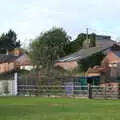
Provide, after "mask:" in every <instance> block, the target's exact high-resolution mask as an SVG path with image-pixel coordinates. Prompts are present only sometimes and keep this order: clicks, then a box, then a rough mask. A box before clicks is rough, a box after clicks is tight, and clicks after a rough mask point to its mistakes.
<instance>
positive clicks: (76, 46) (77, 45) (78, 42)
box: [69, 33, 96, 53]
mask: <svg viewBox="0 0 120 120" xmlns="http://www.w3.org/2000/svg"><path fill="white" fill-rule="evenodd" d="M88 40H89V41H88ZM88 40H86V34H84V33H80V34H79V35H78V36H77V38H76V39H75V40H74V41H72V42H70V44H69V48H70V51H69V53H73V52H76V51H78V50H80V49H82V48H83V47H84V46H88V47H95V46H96V34H94V33H92V34H89V35H88ZM87 44H88V45H87Z"/></svg>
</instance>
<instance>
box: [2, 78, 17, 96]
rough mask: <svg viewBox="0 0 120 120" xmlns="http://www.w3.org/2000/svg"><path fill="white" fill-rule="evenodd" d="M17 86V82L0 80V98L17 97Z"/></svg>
mask: <svg viewBox="0 0 120 120" xmlns="http://www.w3.org/2000/svg"><path fill="white" fill-rule="evenodd" d="M16 87H17V84H16V82H15V80H0V96H6V95H8V96H13V95H14V96H15V95H16V94H17V93H16Z"/></svg>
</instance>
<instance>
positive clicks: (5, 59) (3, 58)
mask: <svg viewBox="0 0 120 120" xmlns="http://www.w3.org/2000/svg"><path fill="white" fill-rule="evenodd" d="M17 58H18V57H17V56H13V55H3V54H1V55H0V63H4V62H12V61H14V60H16V59H17Z"/></svg>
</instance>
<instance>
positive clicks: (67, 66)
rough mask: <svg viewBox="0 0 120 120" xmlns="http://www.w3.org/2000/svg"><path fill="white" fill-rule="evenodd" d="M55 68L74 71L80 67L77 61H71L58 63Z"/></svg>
mask: <svg viewBox="0 0 120 120" xmlns="http://www.w3.org/2000/svg"><path fill="white" fill-rule="evenodd" d="M55 66H59V67H61V68H63V69H65V70H73V69H75V68H77V67H78V63H77V61H70V62H58V63H56V64H55Z"/></svg>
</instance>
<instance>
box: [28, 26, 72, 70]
mask: <svg viewBox="0 0 120 120" xmlns="http://www.w3.org/2000/svg"><path fill="white" fill-rule="evenodd" d="M69 43H70V36H68V35H67V33H66V32H65V31H64V30H63V29H62V28H52V29H50V30H49V31H46V32H45V33H41V35H40V36H39V37H37V38H36V39H35V40H34V41H33V42H32V44H31V52H30V56H31V58H32V60H33V63H34V64H35V65H36V66H37V68H38V69H40V68H41V66H42V67H44V68H49V67H50V66H52V65H53V64H54V62H55V60H57V59H59V58H60V57H63V56H65V55H66V54H67V52H66V51H67V50H68V49H66V46H67V45H68V44H69Z"/></svg>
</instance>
